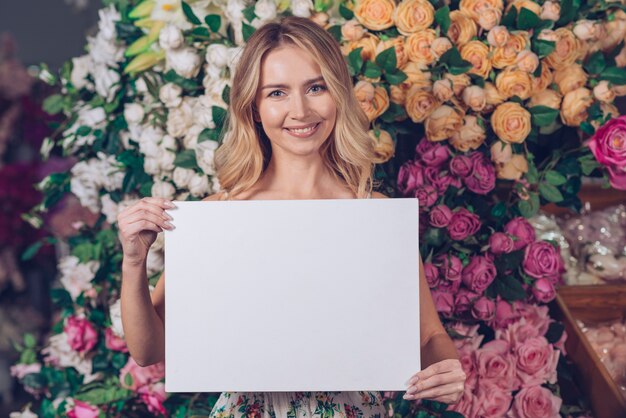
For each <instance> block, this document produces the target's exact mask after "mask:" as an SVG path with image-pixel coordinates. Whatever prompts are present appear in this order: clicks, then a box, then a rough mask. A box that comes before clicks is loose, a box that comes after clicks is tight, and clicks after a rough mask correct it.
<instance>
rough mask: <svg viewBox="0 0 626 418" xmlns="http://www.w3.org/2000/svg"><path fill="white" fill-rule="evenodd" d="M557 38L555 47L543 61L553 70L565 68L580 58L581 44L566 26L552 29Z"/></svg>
mask: <svg viewBox="0 0 626 418" xmlns="http://www.w3.org/2000/svg"><path fill="white" fill-rule="evenodd" d="M554 35H555V36H556V38H557V41H556V47H555V49H554V51H552V53H551V54H550V55H548V56H547V57H546V58H545V59H544V62H545V63H546V64H548V65H549V66H550V67H552V68H554V69H555V70H560V69H562V68H567V67H569V66H570V65H572V64H573V63H575V62H576V60H577V59H578V58H580V53H581V50H582V46H581V43H580V41H579V40H578V38H576V35H574V33H573V32H572V31H571V30H569V29H567V28H558V29H557V30H555V31H554Z"/></svg>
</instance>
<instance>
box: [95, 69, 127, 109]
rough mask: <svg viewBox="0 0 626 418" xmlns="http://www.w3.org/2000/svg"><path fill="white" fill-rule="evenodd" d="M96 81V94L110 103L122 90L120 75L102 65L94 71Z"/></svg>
mask: <svg viewBox="0 0 626 418" xmlns="http://www.w3.org/2000/svg"><path fill="white" fill-rule="evenodd" d="M93 76H94V79H95V80H96V93H98V95H99V96H101V97H104V98H105V99H106V101H107V102H110V101H111V100H113V98H114V97H115V94H116V93H117V91H118V90H119V89H120V85H119V81H120V73H118V72H117V71H115V70H112V69H110V68H107V67H105V66H102V65H98V66H96V68H95V71H94V75H93Z"/></svg>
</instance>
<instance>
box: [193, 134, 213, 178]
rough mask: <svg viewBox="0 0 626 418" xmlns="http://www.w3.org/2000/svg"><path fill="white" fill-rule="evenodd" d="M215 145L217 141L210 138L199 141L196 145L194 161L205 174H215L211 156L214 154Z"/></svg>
mask: <svg viewBox="0 0 626 418" xmlns="http://www.w3.org/2000/svg"><path fill="white" fill-rule="evenodd" d="M217 146H218V144H217V142H215V141H211V140H208V141H204V142H201V143H199V144H198V145H197V146H196V161H197V162H198V167H200V168H201V169H202V171H204V173H205V174H208V175H214V174H215V164H214V163H213V157H214V156H215V150H216V149H217Z"/></svg>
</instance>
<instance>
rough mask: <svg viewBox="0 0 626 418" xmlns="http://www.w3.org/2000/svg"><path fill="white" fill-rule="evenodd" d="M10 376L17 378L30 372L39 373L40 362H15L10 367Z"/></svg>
mask: <svg viewBox="0 0 626 418" xmlns="http://www.w3.org/2000/svg"><path fill="white" fill-rule="evenodd" d="M9 370H10V373H11V376H14V377H17V378H18V379H23V378H24V376H26V375H27V374H31V373H39V372H40V371H41V363H32V364H24V363H20V364H16V365H15V366H11V367H10V369H9Z"/></svg>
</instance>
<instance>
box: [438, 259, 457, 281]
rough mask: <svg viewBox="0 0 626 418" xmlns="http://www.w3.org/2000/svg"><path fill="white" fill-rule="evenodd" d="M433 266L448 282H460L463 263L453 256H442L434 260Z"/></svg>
mask: <svg viewBox="0 0 626 418" xmlns="http://www.w3.org/2000/svg"><path fill="white" fill-rule="evenodd" d="M435 264H436V265H437V267H439V271H441V274H443V277H445V278H446V279H448V280H452V281H457V280H461V272H462V271H463V262H462V261H461V259H460V258H459V257H457V256H455V255H448V254H442V255H440V256H438V257H437V258H436V259H435Z"/></svg>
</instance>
